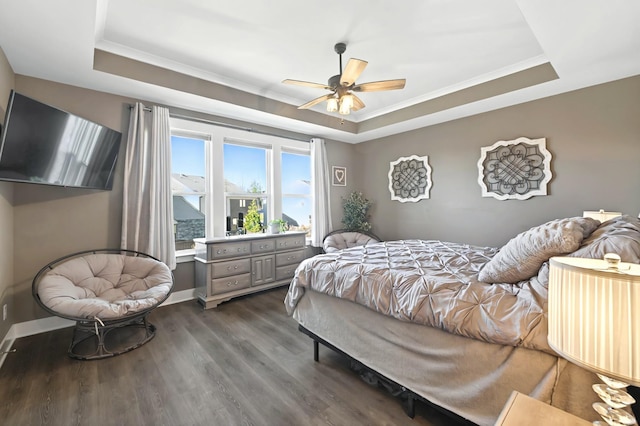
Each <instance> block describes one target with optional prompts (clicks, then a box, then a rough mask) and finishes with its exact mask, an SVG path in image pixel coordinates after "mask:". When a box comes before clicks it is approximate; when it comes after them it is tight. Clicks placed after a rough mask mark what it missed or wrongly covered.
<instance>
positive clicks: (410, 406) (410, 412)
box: [405, 393, 416, 419]
mask: <svg viewBox="0 0 640 426" xmlns="http://www.w3.org/2000/svg"><path fill="white" fill-rule="evenodd" d="M405 413H406V414H407V416H409V417H410V418H412V419H413V418H414V417H415V416H416V400H415V399H414V397H413V394H412V393H409V395H407V406H406V407H405Z"/></svg>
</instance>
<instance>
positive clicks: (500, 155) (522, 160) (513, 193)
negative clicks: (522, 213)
mask: <svg viewBox="0 0 640 426" xmlns="http://www.w3.org/2000/svg"><path fill="white" fill-rule="evenodd" d="M480 151H481V155H480V160H478V183H479V184H480V187H481V188H482V196H483V197H494V198H497V199H498V200H526V199H528V198H531V197H533V196H536V195H547V183H549V181H550V180H551V176H552V174H551V153H550V152H549V151H547V146H546V139H545V138H541V139H529V138H518V139H515V140H512V141H498V142H496V143H494V144H493V145H491V146H489V147H482V148H481V149H480Z"/></svg>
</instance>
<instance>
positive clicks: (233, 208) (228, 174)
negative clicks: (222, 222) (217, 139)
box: [223, 143, 271, 232]
mask: <svg viewBox="0 0 640 426" xmlns="http://www.w3.org/2000/svg"><path fill="white" fill-rule="evenodd" d="M223 149H224V162H223V170H224V195H225V204H226V210H225V211H226V216H227V225H226V231H227V232H237V231H238V229H239V228H242V229H246V230H248V231H255V229H253V228H252V227H255V226H262V227H264V226H266V224H267V221H268V220H269V214H268V205H269V191H267V189H268V188H269V187H270V185H269V184H268V182H269V180H268V179H267V176H268V173H267V172H269V171H270V170H269V169H270V168H269V167H268V161H267V158H268V156H269V155H270V151H271V149H270V148H265V147H262V148H259V147H253V146H243V145H236V144H234V143H225V144H224V148H223ZM253 205H255V208H256V209H257V213H258V217H259V218H260V223H259V224H250V223H245V220H244V219H245V218H246V217H247V213H248V212H249V209H251V208H253Z"/></svg>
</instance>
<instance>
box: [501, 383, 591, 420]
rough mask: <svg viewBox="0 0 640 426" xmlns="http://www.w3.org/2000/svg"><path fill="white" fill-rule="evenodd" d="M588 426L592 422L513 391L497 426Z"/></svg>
mask: <svg viewBox="0 0 640 426" xmlns="http://www.w3.org/2000/svg"><path fill="white" fill-rule="evenodd" d="M540 425H545V426H588V425H591V422H588V421H586V420H583V419H581V418H580V417H577V416H574V415H573V414H569V413H567V412H565V411H562V410H560V409H559V408H556V407H552V406H551V405H549V404H545V403H544V402H542V401H538V400H537V399H534V398H531V397H530V396H527V395H525V394H522V393H520V392H517V391H513V392H512V393H511V396H510V397H509V400H508V401H507V403H506V404H505V405H504V408H503V409H502V412H501V413H500V416H499V417H498V420H496V426H540Z"/></svg>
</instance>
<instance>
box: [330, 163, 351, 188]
mask: <svg viewBox="0 0 640 426" xmlns="http://www.w3.org/2000/svg"><path fill="white" fill-rule="evenodd" d="M331 176H333V178H332V183H333V186H347V168H346V167H341V166H333V167H331Z"/></svg>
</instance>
